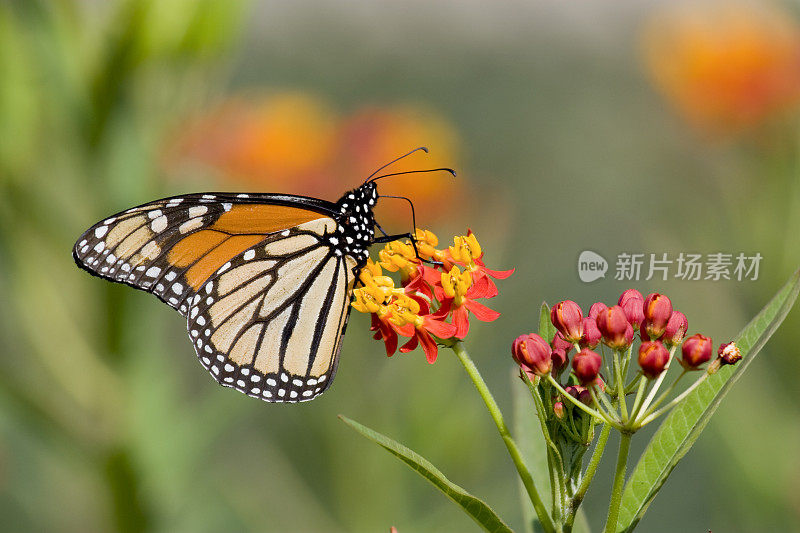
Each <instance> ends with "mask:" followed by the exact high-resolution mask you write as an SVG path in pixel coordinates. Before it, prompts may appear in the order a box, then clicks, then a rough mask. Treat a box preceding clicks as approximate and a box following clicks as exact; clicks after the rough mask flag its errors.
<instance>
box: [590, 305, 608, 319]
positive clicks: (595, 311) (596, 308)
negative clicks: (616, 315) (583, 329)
mask: <svg viewBox="0 0 800 533" xmlns="http://www.w3.org/2000/svg"><path fill="white" fill-rule="evenodd" d="M606 309H608V306H607V305H606V304H604V303H603V302H595V303H593V304H592V306H591V307H590V308H589V315H588V316H589V318H597V315H599V314H600V313H601V312H602V311H605V310H606Z"/></svg>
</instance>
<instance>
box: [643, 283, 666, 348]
mask: <svg viewBox="0 0 800 533" xmlns="http://www.w3.org/2000/svg"><path fill="white" fill-rule="evenodd" d="M643 310H644V322H642V325H643V326H644V329H645V331H646V332H647V334H648V335H649V336H650V338H651V339H657V338H659V337H660V336H661V335H663V334H664V330H665V329H666V327H667V322H669V319H670V317H671V316H672V302H671V301H670V300H669V298H667V297H666V296H664V295H663V294H658V293H657V292H654V293H652V294H650V295H648V296H647V298H646V299H645V301H644V309H643Z"/></svg>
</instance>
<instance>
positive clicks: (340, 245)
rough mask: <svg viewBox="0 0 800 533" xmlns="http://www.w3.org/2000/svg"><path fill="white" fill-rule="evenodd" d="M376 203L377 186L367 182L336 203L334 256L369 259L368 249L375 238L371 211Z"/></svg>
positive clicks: (361, 259) (360, 259) (373, 218)
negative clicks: (336, 218) (345, 255)
mask: <svg viewBox="0 0 800 533" xmlns="http://www.w3.org/2000/svg"><path fill="white" fill-rule="evenodd" d="M377 202H378V187H377V185H376V184H375V183H372V182H367V183H365V184H363V185H362V186H360V187H358V188H356V189H353V190H351V191H349V192H347V193H346V194H345V195H344V196H342V197H341V199H340V200H339V201H338V202H337V206H338V208H339V220H338V222H339V228H338V231H337V233H338V235H337V236H336V237H334V238H335V239H336V242H333V241H331V242H332V244H334V245H335V250H336V251H337V253H344V254H347V255H350V256H352V257H354V258H356V259H358V260H359V261H366V260H367V258H368V257H369V251H368V248H369V246H370V245H371V244H372V241H373V239H374V238H375V217H374V215H373V213H372V209H373V208H374V207H375V204H376V203H377Z"/></svg>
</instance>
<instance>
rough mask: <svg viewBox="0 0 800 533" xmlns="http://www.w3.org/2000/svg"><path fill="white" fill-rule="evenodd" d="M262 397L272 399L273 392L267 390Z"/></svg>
mask: <svg viewBox="0 0 800 533" xmlns="http://www.w3.org/2000/svg"><path fill="white" fill-rule="evenodd" d="M262 395H263V396H264V398H272V391H268V390H265V391H264V392H263V393H262Z"/></svg>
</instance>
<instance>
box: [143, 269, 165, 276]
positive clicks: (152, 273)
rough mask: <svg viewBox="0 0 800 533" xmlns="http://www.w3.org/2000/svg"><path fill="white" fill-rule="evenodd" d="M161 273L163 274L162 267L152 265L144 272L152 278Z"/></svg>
mask: <svg viewBox="0 0 800 533" xmlns="http://www.w3.org/2000/svg"><path fill="white" fill-rule="evenodd" d="M159 274H161V269H160V268H158V267H150V268H148V269H147V272H145V273H144V275H145V276H148V277H150V278H155V277H158V275H159Z"/></svg>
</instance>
